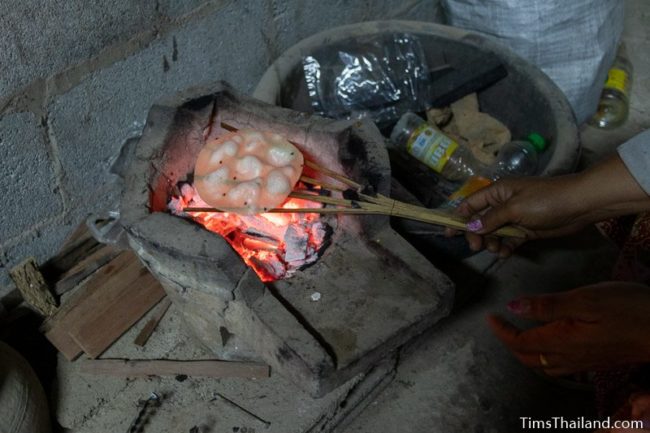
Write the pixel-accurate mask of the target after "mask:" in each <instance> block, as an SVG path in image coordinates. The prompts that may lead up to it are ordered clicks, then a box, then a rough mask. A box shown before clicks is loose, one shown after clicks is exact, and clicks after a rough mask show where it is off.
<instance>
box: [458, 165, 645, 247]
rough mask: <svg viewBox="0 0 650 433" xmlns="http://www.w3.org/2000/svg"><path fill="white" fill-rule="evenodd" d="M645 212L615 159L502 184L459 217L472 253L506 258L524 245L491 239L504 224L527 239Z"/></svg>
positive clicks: (482, 193)
mask: <svg viewBox="0 0 650 433" xmlns="http://www.w3.org/2000/svg"><path fill="white" fill-rule="evenodd" d="M647 210H650V197H648V194H646V192H645V191H644V190H643V189H642V188H641V186H640V185H639V184H638V183H637V182H636V180H635V179H634V178H633V177H632V175H631V174H630V172H629V171H628V169H627V167H626V166H625V164H624V163H623V161H622V160H621V159H620V157H618V156H617V155H613V156H611V157H609V158H607V159H606V160H604V161H603V162H601V163H599V164H596V165H595V166H593V167H591V168H590V169H588V170H586V171H584V172H581V173H578V174H572V175H566V176H558V177H550V178H540V177H527V178H520V179H502V180H499V181H497V182H495V183H493V184H492V185H489V186H488V187H486V188H484V189H482V190H479V191H477V192H476V193H474V194H472V195H471V196H469V197H468V198H467V199H466V200H465V201H464V202H463V203H461V205H460V206H459V209H458V212H459V213H460V214H461V215H463V216H465V217H466V218H468V219H469V223H468V224H467V229H468V230H469V232H468V234H467V240H468V242H469V244H470V248H471V249H473V250H475V251H478V250H480V249H481V248H483V247H484V246H485V247H487V249H488V250H489V251H492V252H494V253H499V254H500V255H501V256H504V257H505V256H508V255H510V254H511V253H512V250H513V249H514V247H515V246H517V245H518V244H520V243H521V240H515V241H513V240H511V239H509V240H504V241H501V240H499V239H498V238H496V237H491V236H488V235H489V233H490V232H492V231H494V230H495V229H497V228H498V227H500V226H503V225H506V224H514V225H517V226H519V227H520V228H521V229H523V230H524V231H525V232H526V235H527V238H528V239H536V238H547V237H555V236H563V235H566V234H569V233H573V232H575V231H577V230H579V229H580V228H582V227H584V226H586V225H588V224H591V223H594V222H596V221H602V220H604V219H607V218H611V217H616V216H620V215H629V214H634V213H637V212H644V211H647ZM448 234H452V232H451V231H450V232H448Z"/></svg>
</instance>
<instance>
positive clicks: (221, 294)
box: [121, 83, 454, 397]
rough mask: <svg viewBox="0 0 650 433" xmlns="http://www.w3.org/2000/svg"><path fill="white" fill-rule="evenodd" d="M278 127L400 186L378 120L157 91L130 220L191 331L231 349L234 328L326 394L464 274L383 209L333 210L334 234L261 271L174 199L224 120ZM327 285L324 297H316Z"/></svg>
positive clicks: (411, 330) (427, 312) (429, 315)
mask: <svg viewBox="0 0 650 433" xmlns="http://www.w3.org/2000/svg"><path fill="white" fill-rule="evenodd" d="M223 124H228V125H231V126H233V127H235V128H251V129H257V130H263V131H273V132H277V133H279V134H281V135H283V136H285V137H286V138H287V139H288V140H290V141H292V142H293V143H295V144H296V145H297V146H298V147H299V148H300V149H301V151H303V152H304V153H305V155H306V156H307V157H308V158H310V159H311V160H313V161H315V162H317V163H318V164H320V165H321V166H324V167H328V168H330V169H332V170H335V171H338V172H340V173H343V174H345V175H346V176H348V177H350V178H352V179H355V180H356V181H357V182H359V183H362V184H364V185H368V186H369V187H371V188H373V189H374V190H375V191H377V192H379V193H382V194H385V195H388V193H389V190H390V180H391V176H390V166H389V162H388V155H387V153H386V150H385V148H384V139H383V137H382V136H381V134H380V133H379V131H378V130H377V129H376V127H375V126H374V125H373V124H372V123H371V122H369V121H360V122H359V121H357V122H352V121H333V120H328V119H323V118H319V117H316V116H310V115H307V114H304V113H298V112H295V111H292V110H288V109H284V108H280V107H275V106H271V105H268V104H265V103H263V102H260V101H257V100H254V99H251V98H248V97H245V96H242V95H239V94H238V93H237V92H235V91H233V90H232V89H230V88H229V87H228V86H227V85H226V84H223V83H218V84H214V85H210V86H204V87H199V88H194V89H192V90H188V91H186V92H183V93H181V94H178V95H175V96H173V97H171V98H168V99H166V100H163V101H161V102H159V103H157V104H155V105H154V106H153V107H152V108H151V110H150V112H149V115H148V118H147V123H146V125H145V128H144V130H143V134H142V136H141V138H140V139H139V141H138V142H137V143H136V144H135V145H134V146H133V150H132V152H131V154H130V156H128V157H127V159H128V161H129V162H128V168H127V170H126V174H125V177H124V193H123V197H122V202H121V224H122V226H123V227H124V229H125V231H126V234H127V238H128V242H129V245H130V247H131V248H132V249H133V250H134V251H135V252H136V253H137V254H138V256H139V257H140V259H141V260H142V261H143V262H144V263H145V265H146V266H147V267H148V268H149V269H150V270H151V272H152V273H153V274H154V275H155V276H156V277H157V278H158V279H159V280H160V282H161V283H162V285H163V287H164V288H165V290H166V291H167V293H168V295H169V297H170V298H171V300H172V301H173V303H174V305H175V306H176V307H177V308H178V309H179V310H180V311H181V313H182V315H183V317H184V320H185V321H186V323H187V324H188V325H189V328H190V329H191V331H192V332H193V333H194V334H195V335H196V337H197V338H198V339H199V340H200V341H201V342H203V343H204V344H205V345H206V346H207V347H208V348H210V349H211V350H213V351H214V352H216V353H221V349H223V346H224V345H226V344H228V343H227V340H228V339H229V337H233V336H234V337H235V338H237V339H238V340H239V341H242V342H244V343H245V344H246V346H247V347H249V348H250V349H252V350H253V351H254V352H255V353H256V354H257V355H258V356H259V357H260V358H262V359H263V360H264V361H265V362H267V363H268V364H270V365H271V366H272V370H273V372H274V373H277V374H281V375H283V376H285V377H287V378H289V379H290V380H292V381H293V382H295V383H296V384H297V385H298V386H300V387H301V388H303V389H305V390H306V391H308V392H309V393H310V394H311V395H313V396H314V397H319V396H322V395H324V394H325V393H327V392H328V391H330V390H332V389H333V388H335V387H337V386H338V385H340V384H342V383H344V382H345V381H346V380H348V379H350V378H351V377H353V376H355V375H358V374H360V373H365V372H367V371H368V370H369V369H371V368H372V367H373V366H374V365H376V364H377V363H378V362H379V361H380V360H381V359H383V358H385V357H386V356H388V355H390V354H392V353H393V352H394V351H395V350H396V349H397V348H398V347H400V346H401V345H403V344H404V343H405V342H406V341H408V340H409V339H411V338H412V337H414V336H415V335H417V334H420V333H422V332H423V331H425V330H427V329H428V328H430V327H431V326H432V325H433V324H435V323H436V322H438V321H439V320H440V319H442V318H443V317H445V316H446V315H447V314H448V313H449V311H450V309H451V305H452V301H453V293H454V286H453V284H452V282H451V281H450V280H449V278H447V277H446V276H445V275H444V274H443V273H441V272H440V271H439V270H438V269H436V267H435V266H434V265H432V264H431V262H430V261H428V260H427V259H426V258H425V257H424V256H422V255H421V254H420V253H418V252H417V251H416V250H415V248H413V247H412V246H411V245H410V244H409V243H408V242H407V241H406V240H405V239H403V238H402V237H401V236H399V235H398V234H397V233H396V232H395V231H394V230H393V229H392V228H391V226H390V224H389V218H388V217H384V216H351V215H338V216H330V217H329V218H330V219H331V221H329V222H328V225H329V226H331V227H332V231H331V234H330V235H329V236H330V238H329V246H328V247H327V248H324V249H323V251H322V252H321V255H320V257H319V258H318V260H317V261H316V262H315V263H312V264H311V265H310V266H308V267H305V268H301V269H298V270H297V271H296V272H294V273H293V275H292V276H291V278H286V279H281V280H278V281H274V282H266V283H265V282H263V281H262V280H261V279H260V277H259V276H258V275H257V274H256V273H255V272H254V271H253V270H252V269H251V268H250V267H248V266H247V265H246V264H245V262H244V261H243V260H242V259H241V257H240V256H239V255H238V254H237V253H236V252H235V250H234V249H233V248H232V247H231V246H230V245H229V244H228V243H227V242H226V240H225V239H224V238H222V237H221V236H219V235H218V234H215V233H212V232H210V231H208V230H206V229H205V228H204V227H202V226H201V225H199V224H197V223H196V222H194V221H192V220H190V219H186V218H181V217H179V216H176V215H172V214H171V213H170V212H169V211H168V208H167V205H168V203H169V201H170V197H171V196H172V195H173V194H174V193H175V192H174V191H175V189H176V187H177V185H178V184H179V182H182V181H183V180H185V179H187V178H188V175H191V173H192V170H193V166H194V162H195V159H196V155H197V154H198V152H199V150H200V149H201V148H202V147H203V145H204V142H205V136H206V134H207V135H209V134H216V135H219V133H221V132H222V131H221V129H220V128H221V127H222V126H221V125H223ZM315 295H317V296H315Z"/></svg>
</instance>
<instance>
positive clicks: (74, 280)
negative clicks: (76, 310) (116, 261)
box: [54, 245, 119, 295]
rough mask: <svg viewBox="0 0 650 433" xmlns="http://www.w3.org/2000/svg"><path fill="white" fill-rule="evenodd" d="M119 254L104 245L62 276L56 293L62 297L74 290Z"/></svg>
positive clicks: (55, 287)
mask: <svg viewBox="0 0 650 433" xmlns="http://www.w3.org/2000/svg"><path fill="white" fill-rule="evenodd" d="M118 254H119V251H118V250H116V249H115V248H114V247H113V246H110V245H104V246H102V247H100V248H99V249H97V250H96V251H94V252H93V253H92V254H90V255H89V256H87V257H85V258H83V259H82V260H81V261H80V262H78V263H77V264H75V265H74V266H73V267H72V268H70V269H68V270H67V271H66V272H64V273H63V274H62V275H60V276H59V280H58V281H57V282H56V284H55V285H54V293H56V294H57V295H62V294H64V293H66V292H69V291H70V290H72V289H74V288H75V287H76V286H77V285H78V284H79V283H80V282H81V281H83V280H84V279H85V278H86V277H88V276H90V275H91V274H92V273H93V272H95V271H97V269H99V268H101V267H102V266H104V265H105V264H106V263H108V262H109V261H111V260H112V259H113V258H115V257H116V256H117V255H118Z"/></svg>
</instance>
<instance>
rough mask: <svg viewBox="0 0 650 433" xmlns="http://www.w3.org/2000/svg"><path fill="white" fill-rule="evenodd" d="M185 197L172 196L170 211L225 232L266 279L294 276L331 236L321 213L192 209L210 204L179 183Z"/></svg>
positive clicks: (294, 202) (296, 203)
mask: <svg viewBox="0 0 650 433" xmlns="http://www.w3.org/2000/svg"><path fill="white" fill-rule="evenodd" d="M178 189H179V190H180V194H181V195H182V196H181V197H172V198H171V199H170V201H169V203H168V208H169V209H170V211H171V212H172V213H173V214H175V215H179V216H189V217H191V218H192V219H193V220H195V221H196V222H198V223H200V224H201V225H203V226H204V227H205V228H206V229H207V230H210V231H212V232H215V233H219V234H220V235H222V236H223V237H224V238H225V239H226V240H227V241H228V243H229V244H230V245H231V246H232V247H233V248H234V249H235V251H237V252H238V253H239V255H240V256H241V257H242V259H243V260H244V261H245V262H246V263H247V264H248V265H249V266H251V267H252V268H253V269H254V270H255V272H256V273H257V275H258V276H259V277H260V278H261V279H262V281H274V280H278V279H282V278H289V277H291V276H292V275H293V274H294V273H295V272H296V270H298V269H303V268H304V267H305V266H307V265H309V264H311V263H314V262H315V261H316V260H318V256H319V251H320V250H321V248H322V247H323V245H324V244H325V242H326V239H327V238H328V236H329V226H327V225H326V224H324V223H323V222H321V221H320V216H318V215H317V214H292V213H286V214H282V213H264V214H258V215H239V214H235V213H229V212H189V213H187V214H186V213H183V212H182V210H183V209H184V208H185V207H189V206H191V207H210V206H209V205H208V204H207V203H205V202H204V201H203V200H202V199H201V197H199V195H198V193H197V191H196V189H195V188H194V187H193V186H192V185H191V184H188V183H179V188H178ZM283 206H286V207H291V206H294V207H318V206H320V205H319V204H317V203H313V202H307V201H302V200H299V199H290V200H288V201H287V202H285V204H284V205H283Z"/></svg>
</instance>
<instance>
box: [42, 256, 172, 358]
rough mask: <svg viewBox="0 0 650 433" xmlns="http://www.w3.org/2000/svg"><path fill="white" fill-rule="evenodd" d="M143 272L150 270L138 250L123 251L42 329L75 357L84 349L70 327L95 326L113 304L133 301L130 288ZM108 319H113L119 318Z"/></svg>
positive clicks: (65, 352)
mask: <svg viewBox="0 0 650 433" xmlns="http://www.w3.org/2000/svg"><path fill="white" fill-rule="evenodd" d="M142 275H149V273H148V271H147V270H146V269H145V268H144V267H143V266H142V265H141V264H140V262H139V261H138V259H137V257H136V256H135V254H134V253H132V252H131V251H125V252H122V253H120V254H119V255H118V256H117V257H115V258H114V259H113V260H111V261H110V262H109V263H108V264H106V265H105V266H103V267H102V268H100V269H99V270H98V271H97V272H96V273H95V274H93V275H92V276H91V277H90V278H88V279H87V280H86V281H85V282H84V283H83V284H82V286H81V287H80V288H79V289H78V290H77V291H76V292H75V293H74V294H73V295H72V296H71V297H70V298H69V299H68V300H67V302H66V303H65V304H64V305H63V306H62V307H61V308H60V311H59V312H57V314H55V315H54V316H53V317H51V318H50V320H47V321H46V322H45V323H44V324H43V325H42V327H41V330H42V331H43V332H45V336H46V337H47V339H48V340H50V342H51V343H52V344H53V345H54V346H55V347H56V348H57V349H58V350H59V351H60V352H61V353H62V354H63V355H64V356H65V357H66V359H68V360H73V359H75V358H76V357H77V356H79V355H80V354H81V352H82V349H81V347H80V346H79V344H78V343H76V342H75V341H74V340H73V339H72V338H71V336H70V335H69V331H70V330H71V329H76V328H79V327H93V326H95V324H94V322H95V321H96V319H97V317H98V316H99V315H101V314H102V313H103V312H104V311H105V310H106V309H107V308H109V307H111V306H112V308H114V309H115V304H116V303H119V301H120V300H123V301H124V302H123V303H125V304H127V303H129V302H131V299H130V298H129V296H128V290H130V289H132V287H136V288H137V287H138V286H137V285H135V286H132V284H133V283H136V284H139V282H138V279H139V278H141V277H142ZM149 276H150V275H149ZM160 290H161V291H162V288H161V289H160ZM152 305H153V304H152ZM103 317H105V316H103ZM106 320H108V321H112V320H115V318H114V317H111V318H108V319H106ZM98 329H99V328H98Z"/></svg>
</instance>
